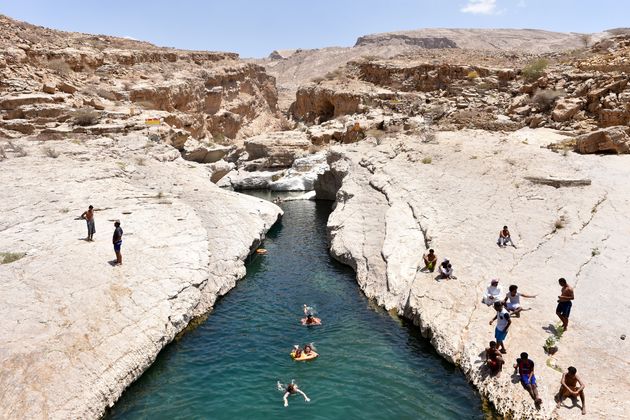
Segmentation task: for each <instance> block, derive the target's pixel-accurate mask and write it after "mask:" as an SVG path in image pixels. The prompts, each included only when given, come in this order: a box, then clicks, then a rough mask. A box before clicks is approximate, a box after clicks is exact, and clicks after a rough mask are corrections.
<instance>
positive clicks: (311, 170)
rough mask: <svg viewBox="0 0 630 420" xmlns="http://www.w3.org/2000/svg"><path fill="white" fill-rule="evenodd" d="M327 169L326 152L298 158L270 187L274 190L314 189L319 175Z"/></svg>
mask: <svg viewBox="0 0 630 420" xmlns="http://www.w3.org/2000/svg"><path fill="white" fill-rule="evenodd" d="M327 169H328V163H326V155H325V154H324V153H318V154H315V155H309V156H306V157H303V158H298V159H295V161H294V162H293V165H292V166H291V168H289V169H288V170H287V171H285V172H284V174H283V176H282V178H280V179H278V180H277V181H273V182H271V183H270V184H269V188H270V189H271V190H272V191H312V190H313V189H314V188H315V181H316V180H317V177H318V176H319V175H321V174H323V173H324V172H325V171H326V170H327Z"/></svg>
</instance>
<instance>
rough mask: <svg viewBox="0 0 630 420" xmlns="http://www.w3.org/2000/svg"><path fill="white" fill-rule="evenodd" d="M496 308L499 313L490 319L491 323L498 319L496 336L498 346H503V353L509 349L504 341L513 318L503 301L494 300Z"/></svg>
mask: <svg viewBox="0 0 630 420" xmlns="http://www.w3.org/2000/svg"><path fill="white" fill-rule="evenodd" d="M494 310H495V311H497V314H496V315H495V316H494V318H492V319H491V320H490V325H492V323H493V322H494V320H495V319H496V320H497V326H496V328H495V329H494V338H495V339H496V340H497V346H498V347H501V350H500V351H501V353H502V354H505V353H507V350H505V345H504V344H503V341H505V338H506V337H507V333H508V328H510V325H511V324H512V320H511V319H510V314H509V313H508V311H507V310H506V309H505V308H504V307H503V303H501V302H494Z"/></svg>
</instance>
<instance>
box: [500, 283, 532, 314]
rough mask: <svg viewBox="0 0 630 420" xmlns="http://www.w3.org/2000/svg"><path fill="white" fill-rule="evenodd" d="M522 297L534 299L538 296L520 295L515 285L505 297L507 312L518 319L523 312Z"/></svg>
mask: <svg viewBox="0 0 630 420" xmlns="http://www.w3.org/2000/svg"><path fill="white" fill-rule="evenodd" d="M521 296H522V297H524V298H528V299H534V298H535V297H536V295H526V294H525V293H519V291H518V286H516V285H514V284H513V285H511V286H510V291H509V292H508V293H507V294H506V295H505V300H504V301H503V303H504V304H505V307H506V308H507V310H508V311H509V312H511V313H512V314H513V316H515V317H517V318H519V317H520V316H521V311H522V310H523V307H522V306H521Z"/></svg>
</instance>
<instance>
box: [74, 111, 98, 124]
mask: <svg viewBox="0 0 630 420" xmlns="http://www.w3.org/2000/svg"><path fill="white" fill-rule="evenodd" d="M72 118H73V119H74V124H75V125H80V126H83V127H86V126H89V125H94V124H96V123H97V122H98V120H99V118H100V115H99V114H98V112H96V111H94V110H93V109H89V108H85V109H79V110H77V111H75V113H74V114H73V116H72Z"/></svg>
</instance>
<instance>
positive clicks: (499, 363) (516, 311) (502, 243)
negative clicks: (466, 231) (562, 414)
mask: <svg viewBox="0 0 630 420" xmlns="http://www.w3.org/2000/svg"><path fill="white" fill-rule="evenodd" d="M508 244H509V245H511V246H512V247H514V248H516V245H515V244H514V242H513V241H512V237H511V234H510V231H509V229H508V227H507V226H503V229H501V230H500V231H499V238H498V240H497V245H498V246H499V247H501V248H504V247H506V246H508ZM422 259H423V261H424V268H423V271H428V272H434V271H435V269H436V267H437V268H438V270H439V275H438V277H437V279H452V278H455V277H454V276H453V266H452V264H451V263H450V262H449V260H448V259H445V260H444V261H443V262H442V263H441V264H440V265H437V261H438V257H437V255H436V254H435V251H434V250H433V249H429V252H428V253H426V254H424V255H423V256H422ZM559 283H560V286H561V287H562V291H561V294H560V296H558V307H557V309H556V314H557V315H558V317H559V318H560V320H561V321H562V327H563V329H564V330H566V328H567V326H568V322H569V314H570V310H571V301H572V300H573V289H572V288H571V287H570V286H568V284H567V282H566V280H565V279H563V278H561V279H559ZM536 296H537V295H532V294H526V293H523V292H519V290H518V286H517V285H514V284H513V285H510V287H509V288H508V292H507V293H505V294H504V290H503V289H502V288H501V286H499V280H498V279H493V280H491V281H490V284H489V285H488V286H487V288H486V290H485V292H484V294H483V297H482V299H481V301H482V303H484V304H486V305H488V306H492V307H493V308H494V310H495V311H496V314H495V316H494V317H493V318H492V319H491V320H490V325H492V324H493V323H494V322H495V321H496V322H497V325H496V327H495V330H494V338H495V340H493V341H491V342H490V345H489V347H488V348H486V351H485V354H486V360H485V361H486V366H487V367H488V368H489V370H490V372H491V374H492V375H497V376H498V375H500V373H501V370H502V369H503V365H504V364H505V361H504V359H503V355H504V354H506V353H507V350H506V348H505V343H504V342H505V339H506V337H507V334H508V331H509V328H510V325H511V324H512V320H511V318H512V317H516V318H519V317H520V316H521V312H522V311H523V310H527V309H524V308H523V306H522V305H521V298H526V299H534V298H536ZM514 372H515V374H518V375H519V378H520V381H521V384H522V385H523V387H525V389H527V391H528V392H529V394H530V395H531V397H532V399H533V400H534V403H535V404H536V406H537V407H539V406H540V404H541V402H542V401H541V398H540V396H539V395H538V389H537V386H536V376H535V375H534V362H533V361H532V360H531V359H529V355H528V354H527V353H525V352H523V353H521V357H520V358H518V359H517V360H516V363H515V364H514ZM576 372H577V370H576V369H575V368H574V367H570V368H569V369H568V371H567V373H565V374H564V375H563V376H562V381H561V388H560V391H559V393H558V394H557V396H556V401H557V403H558V407H559V406H560V404H561V402H562V400H564V398H566V397H578V396H579V397H580V399H581V400H582V414H585V413H586V408H585V403H584V391H583V390H584V383H583V382H582V381H581V380H580V379H579V378H578V377H577V374H576Z"/></svg>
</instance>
